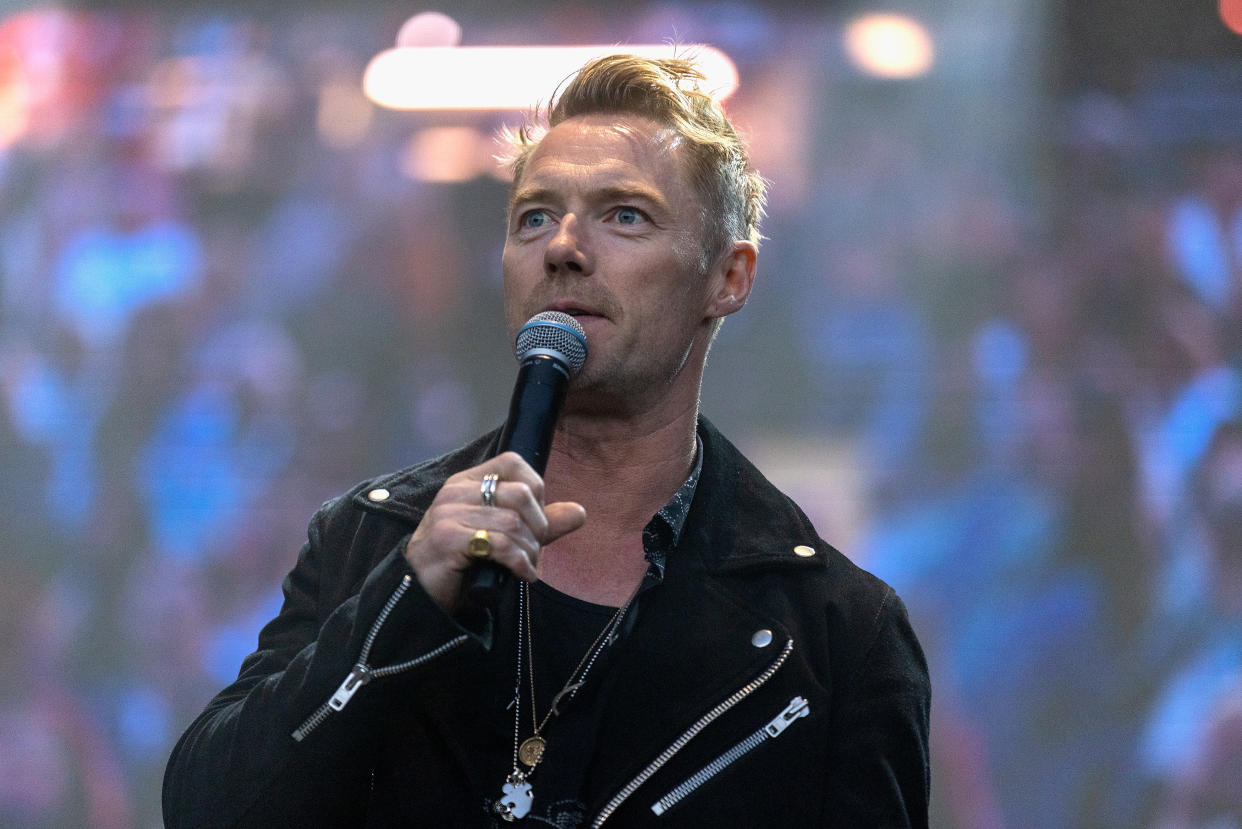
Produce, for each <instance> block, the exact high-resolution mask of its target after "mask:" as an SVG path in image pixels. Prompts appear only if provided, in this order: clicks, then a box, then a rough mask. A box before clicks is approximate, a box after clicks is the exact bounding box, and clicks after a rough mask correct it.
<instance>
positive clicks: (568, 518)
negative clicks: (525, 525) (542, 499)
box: [543, 501, 586, 544]
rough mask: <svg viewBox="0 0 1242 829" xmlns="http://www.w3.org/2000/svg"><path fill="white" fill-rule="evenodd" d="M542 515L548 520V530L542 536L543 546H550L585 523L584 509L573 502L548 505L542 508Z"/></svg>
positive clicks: (558, 502) (557, 502)
mask: <svg viewBox="0 0 1242 829" xmlns="http://www.w3.org/2000/svg"><path fill="white" fill-rule="evenodd" d="M543 513H544V515H545V516H547V519H548V530H547V532H546V533H544V536H543V543H544V544H551V543H552V542H553V541H555V540H556V539H558V538H560V537H561V536H563V535H567V534H569V533H571V532H573V531H574V530H576V529H578V528H579V527H581V526H582V525H583V524H585V523H586V509H585V508H584V507H583V506H582V505H581V504H578V503H575V502H573V501H556V502H554V503H551V504H548V505H547V506H546V507H544V508H543Z"/></svg>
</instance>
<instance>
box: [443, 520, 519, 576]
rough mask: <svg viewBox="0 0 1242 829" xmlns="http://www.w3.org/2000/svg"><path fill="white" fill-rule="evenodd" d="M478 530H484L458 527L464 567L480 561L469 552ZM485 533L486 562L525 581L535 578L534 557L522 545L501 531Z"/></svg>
mask: <svg viewBox="0 0 1242 829" xmlns="http://www.w3.org/2000/svg"><path fill="white" fill-rule="evenodd" d="M480 529H486V528H476V527H470V526H461V527H460V537H461V539H462V541H461V544H460V546H459V547H458V549H460V550H461V555H462V558H463V559H464V561H463V562H462V563H463V564H464V565H465V566H466V567H468V566H470V565H472V564H474V563H475V562H477V561H479V560H480V559H479V558H477V557H475V556H472V555H471V554H470V552H469V548H470V543H471V541H472V540H474V539H475V538H476V537H477V534H478V532H479V531H480ZM486 532H487V541H488V546H489V547H490V551H489V553H488V555H487V556H486V557H485V558H486V559H487V560H489V561H494V562H496V563H497V564H499V565H500V566H502V567H505V568H507V569H508V570H510V571H512V572H513V573H514V574H516V575H517V576H518V577H519V578H522V579H525V580H526V581H533V580H534V579H535V578H537V576H536V572H535V567H536V557H535V556H532V555H531V553H530V552H529V550H528V548H527V546H526V545H525V544H524V543H520V542H519V541H518V540H517V539H516V538H515V537H514V536H511V535H509V534H507V533H505V532H503V531H501V530H486ZM535 549H536V550H537V549H538V545H535Z"/></svg>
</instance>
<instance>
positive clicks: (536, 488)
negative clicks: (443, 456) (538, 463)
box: [466, 452, 543, 504]
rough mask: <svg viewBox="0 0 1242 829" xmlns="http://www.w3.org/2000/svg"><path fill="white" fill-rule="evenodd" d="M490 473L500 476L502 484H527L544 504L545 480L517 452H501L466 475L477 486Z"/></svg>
mask: <svg viewBox="0 0 1242 829" xmlns="http://www.w3.org/2000/svg"><path fill="white" fill-rule="evenodd" d="M488 473H492V474H496V475H499V476H500V482H501V483H502V484H503V483H507V482H517V483H521V484H525V485H526V486H527V487H529V488H530V491H531V492H532V493H533V494H534V496H535V500H536V501H537V502H538V503H540V504H542V503H543V478H541V477H540V476H539V473H538V472H536V471H535V470H534V468H533V467H531V465H530V464H528V463H527V462H526V461H525V460H523V458H522V456H521V455H519V454H518V453H517V452H501V453H500V454H499V455H497V456H496V457H494V458H489V459H488V460H486V461H484V462H483V463H481V464H479V465H478V466H476V467H474V468H473V469H469V470H466V474H467V475H469V476H470V478H471V479H472V480H473V481H475V485H476V486H477V485H478V484H480V483H482V481H483V476H484V475H487V474H488Z"/></svg>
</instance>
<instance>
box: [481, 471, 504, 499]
mask: <svg viewBox="0 0 1242 829" xmlns="http://www.w3.org/2000/svg"><path fill="white" fill-rule="evenodd" d="M498 486H500V476H499V475H497V474H496V473H495V472H489V473H488V474H486V475H484V476H483V483H481V484H479V497H480V498H481V499H482V500H483V506H485V507H490V506H494V505H495V503H496V487H498Z"/></svg>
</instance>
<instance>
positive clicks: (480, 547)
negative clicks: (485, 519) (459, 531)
mask: <svg viewBox="0 0 1242 829" xmlns="http://www.w3.org/2000/svg"><path fill="white" fill-rule="evenodd" d="M466 552H467V553H468V554H469V555H470V557H471V558H487V557H489V556H490V555H491V554H492V540H491V539H490V538H488V537H487V530H475V531H474V537H473V538H471V539H470V541H469V542H468V543H467V544H466Z"/></svg>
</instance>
